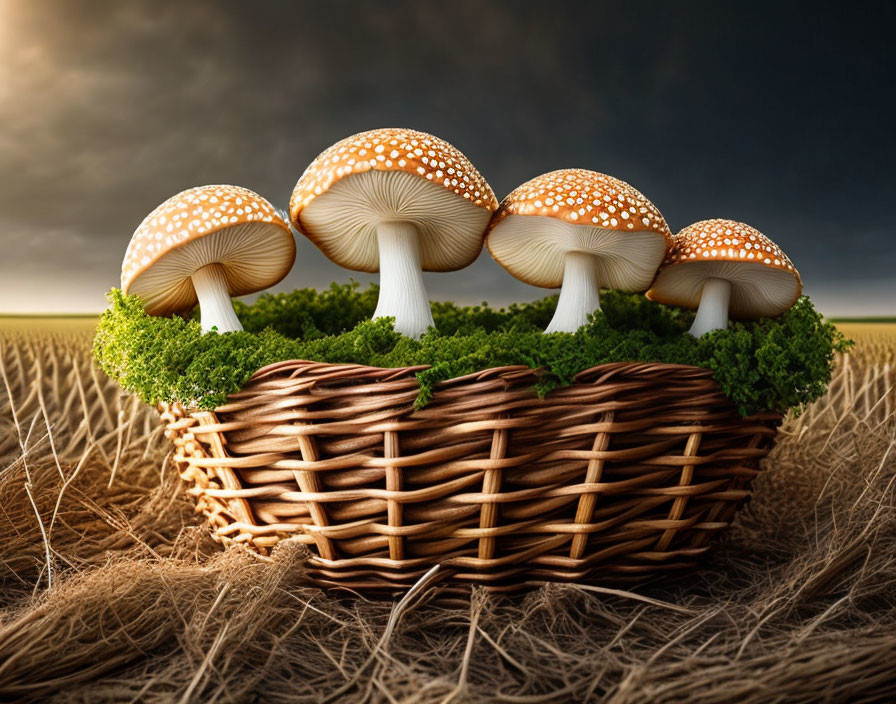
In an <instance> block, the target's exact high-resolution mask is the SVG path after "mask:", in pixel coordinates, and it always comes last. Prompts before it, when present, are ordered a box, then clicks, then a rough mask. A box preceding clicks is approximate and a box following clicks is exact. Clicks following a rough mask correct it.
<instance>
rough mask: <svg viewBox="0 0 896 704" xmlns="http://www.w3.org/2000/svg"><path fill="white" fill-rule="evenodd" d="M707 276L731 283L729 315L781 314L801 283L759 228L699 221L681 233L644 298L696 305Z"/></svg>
mask: <svg viewBox="0 0 896 704" xmlns="http://www.w3.org/2000/svg"><path fill="white" fill-rule="evenodd" d="M709 279H721V280H724V281H728V282H730V284H731V292H730V300H729V302H728V314H729V315H730V316H731V317H733V318H743V319H754V318H760V317H772V316H776V315H780V314H781V313H783V312H784V311H785V310H787V309H788V308H790V307H791V306H792V305H793V304H794V303H795V302H796V300H797V299H798V298H799V296H800V293H801V292H802V288H803V283H802V280H801V279H800V275H799V272H798V271H797V270H796V269H795V268H794V266H793V263H792V262H791V261H790V259H788V257H787V255H786V254H784V252H783V251H782V250H781V248H780V247H778V246H777V245H776V244H775V243H774V242H772V241H771V240H770V239H769V238H768V237H766V236H765V235H763V234H762V233H761V232H759V231H758V230H757V229H755V228H753V227H750V226H749V225H747V224H745V223H742V222H737V221H734V220H724V219H712V220H702V221H700V222H696V223H694V224H693V225H689V226H688V227H686V228H684V229H683V230H682V231H681V232H679V233H678V234H677V235H676V236H675V237H674V238H673V242H672V247H671V248H670V250H669V253H668V254H667V256H666V259H665V261H664V262H663V264H662V267H661V268H660V272H659V274H658V275H657V277H656V281H655V282H654V283H653V286H652V287H651V288H650V290H649V291H648V292H647V297H648V298H650V299H651V300H654V301H657V302H658V303H665V304H667V305H676V306H682V307H685V308H696V307H697V306H698V305H699V304H700V299H701V294H702V292H703V287H704V285H705V283H706V281H707V280H709Z"/></svg>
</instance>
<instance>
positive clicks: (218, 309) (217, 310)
mask: <svg viewBox="0 0 896 704" xmlns="http://www.w3.org/2000/svg"><path fill="white" fill-rule="evenodd" d="M190 278H191V279H192V281H193V288H195V289H196V297H197V298H198V299H199V314H200V317H201V319H202V332H208V331H209V330H211V329H212V328H217V330H218V332H237V331H239V330H242V329H243V326H242V325H240V321H239V318H237V317H236V313H235V312H234V311H233V303H232V302H231V300H230V292H229V291H228V290H227V278H226V277H225V276H224V267H223V266H221V265H220V264H209V265H208V266H204V267H202V268H201V269H198V270H196V272H195V273H194V274H193V276H191V277H190Z"/></svg>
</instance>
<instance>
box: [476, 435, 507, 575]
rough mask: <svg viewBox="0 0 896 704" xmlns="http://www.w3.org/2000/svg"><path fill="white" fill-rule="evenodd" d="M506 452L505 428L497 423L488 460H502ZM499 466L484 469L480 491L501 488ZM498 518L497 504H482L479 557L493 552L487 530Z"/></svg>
mask: <svg viewBox="0 0 896 704" xmlns="http://www.w3.org/2000/svg"><path fill="white" fill-rule="evenodd" d="M506 452H507V429H506V428H504V427H501V426H500V425H497V426H496V427H495V429H494V431H493V434H492V444H491V450H490V453H489V460H491V461H495V460H502V459H504V455H505V454H506ZM502 471H503V470H502V469H501V467H494V468H490V469H486V470H485V472H484V473H483V477H482V493H483V494H496V493H498V492H499V491H500V489H501V472H502ZM497 519H498V505H497V504H496V503H494V502H492V501H489V502H486V503H484V504H482V509H481V510H480V512H479V528H480V529H481V530H482V537H481V538H479V552H478V554H479V558H480V559H481V560H488V559H490V558H492V557H493V556H494V553H495V539H494V538H493V537H492V536H491V535H489V534H488V532H487V531H488V530H489V529H490V528H492V527H494V526H495V524H496V522H497Z"/></svg>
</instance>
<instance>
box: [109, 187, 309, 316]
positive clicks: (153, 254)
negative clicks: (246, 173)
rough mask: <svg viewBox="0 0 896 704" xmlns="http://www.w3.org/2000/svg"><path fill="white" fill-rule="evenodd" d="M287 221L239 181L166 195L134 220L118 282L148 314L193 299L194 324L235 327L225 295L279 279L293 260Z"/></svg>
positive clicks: (186, 306) (185, 306) (176, 308)
mask: <svg viewBox="0 0 896 704" xmlns="http://www.w3.org/2000/svg"><path fill="white" fill-rule="evenodd" d="M295 256H296V245H295V240H294V239H293V236H292V234H291V233H290V231H289V226H288V225H287V224H286V222H285V221H284V220H283V219H282V218H281V217H280V216H279V215H277V212H276V210H275V209H274V206H272V205H271V204H270V203H269V202H268V201H267V200H265V199H264V198H262V197H261V196H260V195H258V194H257V193H253V192H252V191H250V190H249V189H247V188H241V187H239V186H199V187H197V188H191V189H189V190H186V191H183V192H181V193H178V194H177V195H175V196H172V197H171V198H169V199H168V200H166V201H165V202H164V203H162V204H161V205H160V206H158V207H157V208H156V209H155V210H153V211H152V212H151V213H150V214H149V215H147V216H146V218H145V219H144V220H143V222H142V223H140V226H139V227H138V228H137V230H136V231H135V232H134V236H133V237H132V238H131V242H130V244H129V245H128V249H127V252H126V253H125V256H124V262H123V263H122V266H121V289H122V291H124V292H125V293H130V294H136V295H139V296H140V297H141V299H142V300H143V304H144V307H145V308H146V312H147V313H149V314H150V315H171V314H172V313H178V312H183V311H186V310H190V309H191V308H192V307H193V306H195V305H196V302H197V301H198V302H199V307H200V312H201V317H202V330H203V331H204V332H207V331H209V330H211V329H213V328H214V329H216V330H217V331H218V332H233V331H236V330H242V329H243V327H242V325H240V321H239V320H238V319H237V317H236V313H234V311H233V304H232V303H231V300H230V297H231V296H243V295H246V294H249V293H255V292H256V291H261V290H262V289H265V288H267V287H268V286H273V285H274V284H275V283H277V282H278V281H280V280H281V279H282V278H283V277H284V276H286V274H287V273H289V270H290V269H291V268H292V264H293V262H294V261H295Z"/></svg>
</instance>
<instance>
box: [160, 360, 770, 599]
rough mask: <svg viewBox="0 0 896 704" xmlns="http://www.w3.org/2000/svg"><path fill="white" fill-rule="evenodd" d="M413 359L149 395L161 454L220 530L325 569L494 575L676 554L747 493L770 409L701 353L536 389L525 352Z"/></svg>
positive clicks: (399, 578) (615, 575)
mask: <svg viewBox="0 0 896 704" xmlns="http://www.w3.org/2000/svg"><path fill="white" fill-rule="evenodd" d="M420 369H421V368H420V367H408V368H402V369H380V368H374V367H365V366H359V365H350V364H345V365H333V364H323V363H317V362H305V361H289V362H280V363H277V364H273V365H270V366H268V367H265V368H263V369H260V370H259V371H258V372H256V374H255V375H254V376H253V377H252V379H251V380H250V381H249V382H248V383H247V385H246V386H245V387H244V388H243V389H242V390H241V391H240V392H238V393H235V394H232V395H231V396H230V397H229V398H228V402H227V403H226V404H225V405H223V406H220V407H218V408H216V409H215V411H214V412H198V411H192V412H191V411H189V410H187V409H184V408H183V407H182V406H180V405H179V404H172V405H164V406H163V407H162V408H161V411H162V419H163V421H164V422H165V423H166V424H167V431H166V434H167V435H168V437H169V438H171V439H172V440H173V441H174V444H175V447H176V450H175V456H174V458H175V461H176V463H177V465H178V467H179V469H180V471H181V474H182V476H183V478H184V479H185V480H187V481H188V482H189V483H190V484H191V489H190V491H191V493H193V494H194V496H195V497H196V499H197V505H198V508H199V510H201V511H202V512H204V513H205V514H206V515H207V516H208V518H209V520H210V522H211V524H212V526H213V527H214V530H215V536H216V537H217V538H218V539H219V540H221V541H223V542H225V543H244V544H248V545H249V546H251V547H252V548H254V549H256V550H258V551H260V552H263V553H264V552H267V551H268V550H269V549H270V548H271V547H273V546H274V545H275V544H276V543H277V542H278V541H279V540H282V539H284V538H287V537H288V538H291V539H294V540H299V541H301V542H304V543H307V544H308V545H309V547H310V548H311V551H312V554H313V557H312V559H311V560H310V563H309V570H310V574H311V576H312V577H313V578H314V579H315V580H316V581H317V582H318V583H320V584H322V585H325V586H347V587H351V588H357V589H377V588H402V587H407V586H409V585H411V584H413V582H414V581H416V579H418V578H419V577H420V576H421V575H422V574H423V573H425V572H426V571H427V569H429V567H431V566H432V565H434V564H436V563H439V564H441V566H442V573H443V574H446V575H449V576H450V577H451V578H452V579H453V580H455V581H458V582H480V583H486V584H489V585H491V586H492V587H493V588H496V589H506V588H515V587H518V586H520V585H521V584H536V583H540V582H544V581H558V580H559V581H570V580H572V581H582V580H599V581H620V580H626V579H635V580H638V579H644V578H646V577H647V576H650V575H653V574H655V573H657V572H659V571H662V570H673V569H681V568H685V567H689V566H692V565H693V564H694V563H695V560H696V558H697V557H698V556H699V555H700V554H701V553H703V552H704V551H705V550H707V548H708V540H709V539H710V537H711V536H712V535H713V534H715V533H717V532H719V531H721V530H723V529H724V528H726V527H727V526H728V524H729V523H730V521H731V519H732V517H733V515H734V513H735V511H736V510H737V508H738V506H739V505H740V504H741V503H742V502H743V501H744V499H746V498H747V497H748V496H749V493H750V492H749V484H750V480H751V479H752V478H753V477H754V476H755V475H756V473H757V471H758V464H759V460H760V459H761V458H762V457H764V456H765V455H766V454H767V453H768V451H769V449H770V447H771V445H772V443H773V441H774V436H775V428H776V426H777V424H778V422H779V421H780V416H778V415H775V414H767V415H762V416H754V417H752V418H746V419H745V418H742V417H740V416H739V415H738V414H737V412H736V410H735V409H734V407H733V406H732V405H731V403H730V401H728V399H727V398H726V397H725V396H724V394H723V393H722V392H721V390H720V389H719V387H718V386H717V385H716V383H715V382H714V381H713V380H712V374H711V372H710V371H708V370H706V369H701V368H697V367H688V366H678V365H669V364H643V363H627V362H626V363H613V364H604V365H600V366H597V367H594V368H592V369H589V370H587V371H584V372H582V373H581V374H579V375H578V377H577V378H576V383H574V384H573V385H571V386H568V387H564V388H560V389H557V390H555V391H553V392H551V393H550V394H548V396H547V397H546V398H544V399H539V398H538V397H537V396H536V394H535V393H534V391H533V390H532V385H533V383H534V382H535V381H536V380H537V374H538V372H537V371H533V370H531V369H529V368H526V367H503V368H498V369H490V370H487V371H483V372H481V373H478V374H472V375H468V376H465V377H460V378H457V379H452V380H450V381H447V382H443V383H442V384H440V385H438V386H437V387H436V390H435V393H434V394H433V398H432V400H431V401H430V403H429V404H428V405H427V406H426V407H424V408H423V409H421V410H416V411H415V410H414V409H413V403H414V400H415V398H416V396H417V393H418V384H417V380H416V378H415V373H416V372H417V371H419V370H420Z"/></svg>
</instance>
